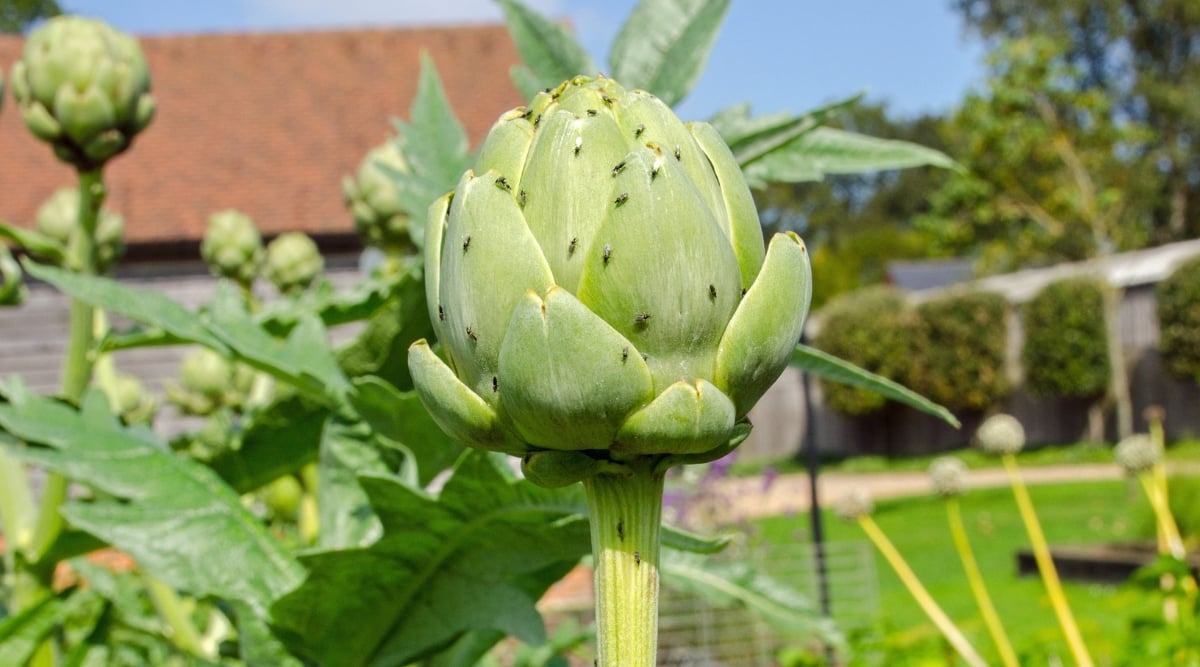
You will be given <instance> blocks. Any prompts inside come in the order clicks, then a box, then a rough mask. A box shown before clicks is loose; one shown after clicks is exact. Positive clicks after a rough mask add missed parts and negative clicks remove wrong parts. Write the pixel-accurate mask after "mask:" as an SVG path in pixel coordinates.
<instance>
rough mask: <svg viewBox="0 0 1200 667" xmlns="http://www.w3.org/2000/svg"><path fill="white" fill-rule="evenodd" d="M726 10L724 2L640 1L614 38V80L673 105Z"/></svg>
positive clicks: (692, 80) (691, 80) (700, 64)
mask: <svg viewBox="0 0 1200 667" xmlns="http://www.w3.org/2000/svg"><path fill="white" fill-rule="evenodd" d="M728 10H729V0H642V1H641V2H639V3H638V5H637V7H634V9H633V12H632V13H631V14H630V15H629V18H627V19H626V20H625V24H624V25H623V26H622V27H621V31H620V32H619V33H617V37H616V39H615V40H613V45H612V49H611V50H610V51H609V54H608V62H609V67H611V68H612V73H613V78H615V79H616V80H617V81H620V82H621V85H623V86H625V87H627V88H642V89H644V90H648V91H650V92H651V93H654V94H655V95H657V96H658V97H659V98H660V99H662V101H663V102H665V103H666V104H667V105H668V106H675V105H676V104H678V103H679V101H680V100H682V99H683V98H684V96H686V95H687V93H688V91H690V90H691V89H692V86H694V85H695V84H696V79H698V78H699V77H700V72H701V71H703V69H704V64H705V62H706V61H707V60H708V54H709V52H710V51H711V50H712V46H713V43H714V42H715V41H716V39H717V32H718V31H719V30H720V28H721V22H722V21H724V19H725V14H726V12H727V11H728Z"/></svg>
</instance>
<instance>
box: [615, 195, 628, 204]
mask: <svg viewBox="0 0 1200 667" xmlns="http://www.w3.org/2000/svg"><path fill="white" fill-rule="evenodd" d="M627 201H629V193H628V192H622V193H621V194H619V195H617V198H616V199H614V200H613V203H614V204H616V205H617V206H620V205H621V204H624V203H625V202H627Z"/></svg>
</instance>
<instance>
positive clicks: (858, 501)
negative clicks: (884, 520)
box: [833, 488, 875, 521]
mask: <svg viewBox="0 0 1200 667" xmlns="http://www.w3.org/2000/svg"><path fill="white" fill-rule="evenodd" d="M833 511H834V512H835V513H837V515H838V516H839V517H841V518H842V519H845V520H846V521H857V520H859V519H860V518H862V517H864V516H868V515H870V514H871V512H874V511H875V503H874V502H872V501H871V494H869V493H867V491H866V490H865V489H862V488H856V489H851V490H850V491H849V492H848V493H846V494H845V495H843V496H842V497H841V498H838V500H837V502H836V503H835V504H834V506H833Z"/></svg>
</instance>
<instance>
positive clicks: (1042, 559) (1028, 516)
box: [1002, 454, 1094, 667]
mask: <svg viewBox="0 0 1200 667" xmlns="http://www.w3.org/2000/svg"><path fill="white" fill-rule="evenodd" d="M1002 460H1003V461H1004V468H1005V470H1007V471H1008V479H1009V483H1010V484H1011V485H1012V490H1013V496H1014V497H1015V498H1016V500H1017V509H1018V510H1020V512H1021V521H1022V522H1024V524H1025V532H1026V533H1028V534H1029V541H1030V544H1031V546H1032V548H1033V557H1034V560H1036V561H1037V566H1038V571H1039V572H1040V573H1041V575H1042V583H1044V584H1045V586H1046V594H1047V595H1048V596H1049V597H1050V604H1051V606H1053V607H1054V615H1055V616H1057V617H1058V624H1059V626H1061V627H1062V631H1063V635H1064V636H1065V637H1066V639H1067V646H1068V647H1070V649H1071V655H1072V656H1073V657H1074V658H1075V663H1076V664H1077V665H1079V667H1093V664H1094V663H1092V656H1091V655H1090V654H1089V653H1088V650H1087V646H1085V645H1084V643H1083V635H1081V634H1080V633H1079V626H1078V625H1077V624H1076V623H1075V615H1074V614H1072V613H1071V607H1070V605H1068V604H1067V596H1066V594H1065V593H1063V588H1062V582H1060V581H1059V579H1058V570H1057V569H1056V568H1055V567H1054V559H1053V558H1051V557H1050V547H1049V545H1048V544H1047V543H1046V535H1045V534H1044V533H1042V524H1041V523H1040V522H1039V521H1038V518H1037V512H1035V511H1034V509H1033V500H1032V499H1031V498H1030V497H1029V489H1027V488H1025V482H1024V481H1023V480H1022V479H1021V471H1020V470H1019V469H1018V468H1017V457H1015V456H1013V455H1012V454H1005V455H1004V456H1003V457H1002Z"/></svg>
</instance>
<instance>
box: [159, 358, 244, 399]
mask: <svg viewBox="0 0 1200 667" xmlns="http://www.w3.org/2000/svg"><path fill="white" fill-rule="evenodd" d="M179 375H180V377H179V384H178V385H177V386H172V387H168V388H167V397H168V398H169V399H170V400H171V402H173V403H175V404H176V405H178V406H179V407H180V409H181V410H183V412H185V413H187V414H192V415H209V414H212V413H213V412H214V411H216V410H217V409H218V408H220V407H222V406H223V405H227V404H229V403H231V402H234V401H233V400H231V399H233V398H235V397H234V396H233V392H234V391H236V388H235V387H234V379H235V369H234V364H233V363H232V362H230V361H229V360H228V359H226V358H225V357H223V356H221V355H220V354H219V353H217V352H214V351H212V350H210V349H208V348H206V347H201V348H196V349H195V350H192V351H191V352H189V353H188V354H187V355H186V356H185V357H184V358H183V362H182V363H181V364H180V371H179Z"/></svg>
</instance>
